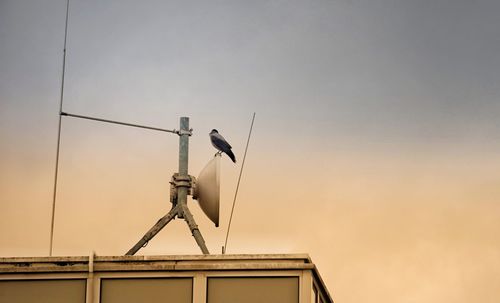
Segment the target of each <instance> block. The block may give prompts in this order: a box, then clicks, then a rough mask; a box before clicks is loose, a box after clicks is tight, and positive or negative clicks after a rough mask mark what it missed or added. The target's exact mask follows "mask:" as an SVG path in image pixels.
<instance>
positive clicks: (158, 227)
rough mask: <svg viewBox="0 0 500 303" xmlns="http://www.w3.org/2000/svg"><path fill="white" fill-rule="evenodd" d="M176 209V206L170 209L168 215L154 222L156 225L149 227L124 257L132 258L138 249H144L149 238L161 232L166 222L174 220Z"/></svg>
mask: <svg viewBox="0 0 500 303" xmlns="http://www.w3.org/2000/svg"><path fill="white" fill-rule="evenodd" d="M178 207H179V206H178V205H177V206H175V207H172V209H171V210H170V211H169V212H168V214H166V215H165V216H163V217H162V218H161V219H160V220H158V222H156V224H155V225H154V226H153V227H151V229H150V230H148V232H147V233H146V234H145V235H144V237H142V239H141V240H139V242H137V244H135V245H134V247H132V248H131V249H130V250H129V251H128V252H127V253H126V254H125V255H129V256H133V255H134V254H135V253H136V252H137V251H138V250H139V249H141V248H142V247H144V245H146V244H147V243H148V242H149V240H151V238H153V237H154V236H155V235H156V234H157V233H158V232H160V230H162V228H163V227H165V225H167V224H168V222H170V221H172V219H173V218H175V216H176V215H177V212H178V209H177V208H178Z"/></svg>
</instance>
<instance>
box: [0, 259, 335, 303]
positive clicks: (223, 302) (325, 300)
mask: <svg viewBox="0 0 500 303" xmlns="http://www.w3.org/2000/svg"><path fill="white" fill-rule="evenodd" d="M0 302H9V303H28V302H30V303H31V302H38V303H63V302H64V303H118V302H119V303H128V302H166V303H235V302H238V303H250V302H252V303H254V302H259V303H271V302H272V303H332V302H333V300H332V299H331V296H330V294H329V292H328V290H327V288H326V286H325V284H324V283H323V281H322V280H321V277H320V275H319V272H318V270H317V268H316V266H315V265H314V264H313V263H312V261H311V259H310V258H309V256H308V255H302V254H300V255H297V254H293V255H289V254H286V255H197V256H94V255H91V256H88V257H37V258H23V257H21V258H0Z"/></svg>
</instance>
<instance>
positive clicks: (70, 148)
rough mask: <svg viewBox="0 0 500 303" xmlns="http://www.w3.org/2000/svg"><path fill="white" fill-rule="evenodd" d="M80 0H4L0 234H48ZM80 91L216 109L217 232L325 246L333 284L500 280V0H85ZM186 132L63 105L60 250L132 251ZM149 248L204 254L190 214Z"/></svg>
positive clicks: (173, 111) (395, 292)
mask: <svg viewBox="0 0 500 303" xmlns="http://www.w3.org/2000/svg"><path fill="white" fill-rule="evenodd" d="M64 19H65V1H63V0H58V1H55V0H54V1H14V0H11V1H9V0H0V256H45V255H47V254H48V250H49V247H48V246H49V231H50V215H51V205H52V190H53V181H54V165H55V152H56V142H57V123H58V108H59V95H60V83H61V67H62V49H63V40H64V39H63V38H64ZM63 109H64V111H66V112H70V113H74V114H80V115H89V116H95V117H101V118H106V119H112V120H119V121H124V122H130V123H138V124H143V125H150V126H156V127H162V128H168V129H173V128H178V124H179V117H181V116H189V117H190V119H191V126H192V127H193V129H194V135H193V136H192V137H191V139H190V174H192V175H195V176H196V175H197V174H198V172H199V171H200V170H201V169H202V168H203V166H204V165H205V163H206V162H208V161H209V160H210V159H211V157H212V156H213V154H214V152H215V151H214V149H213V147H212V146H211V144H210V143H209V139H208V133H209V132H210V130H211V129H212V128H217V129H218V130H219V131H220V133H221V134H223V135H224V136H225V137H226V139H228V141H229V142H230V143H231V144H232V145H233V150H234V152H235V154H236V157H237V159H238V160H239V161H238V163H237V165H236V166H235V165H233V164H232V163H231V162H230V161H229V160H228V158H227V157H226V158H223V160H224V161H222V177H221V178H222V188H221V191H222V205H221V208H222V209H221V227H220V228H218V229H216V228H215V227H214V226H213V224H211V222H210V221H209V220H208V219H207V218H206V217H205V216H204V215H203V214H202V212H201V211H200V209H199V207H198V206H197V205H195V204H196V202H189V205H190V208H191V210H192V211H193V213H194V216H195V218H196V220H197V222H198V224H199V225H200V229H201V232H202V233H203V235H204V237H205V240H206V241H207V245H208V248H209V249H210V250H211V251H212V252H213V253H220V250H221V246H222V245H223V242H224V237H225V233H226V230H227V221H228V219H229V212H230V208H231V202H232V198H233V195H234V190H235V186H236V181H237V176H238V172H239V168H240V165H241V160H242V158H243V151H244V148H245V142H246V138H247V134H248V129H249V126H250V121H251V117H252V113H253V112H256V113H257V117H256V121H255V125H254V132H253V135H252V140H251V144H250V147H249V152H248V156H247V162H246V166H245V171H244V174H243V180H242V184H241V187H240V192H239V199H238V202H237V205H236V209H235V215H234V218H233V225H232V230H231V235H230V239H229V245H228V251H227V252H228V253H296V252H305V253H309V254H310V255H311V257H312V258H313V261H314V262H315V263H316V264H317V265H318V268H319V270H320V272H321V273H322V275H323V278H324V280H325V282H326V283H327V285H328V287H329V289H330V291H331V293H332V295H333V298H334V299H335V300H336V302H342V303H350V302H368V301H370V302H394V303H396V302H398V303H400V302H458V303H462V302H471V301H472V302H482V303H488V302H491V303H493V302H495V303H496V302H497V301H498V293H499V290H500V241H499V240H498V239H500V237H499V230H500V119H499V116H500V2H498V1H493V0H491V1H488V0H478V1H470V0H468V1H465V0H437V1H436V0H433V1H427V0H420V1H410V0H408V1H405V0H402V1H390V0H370V1H368V0H351V1H348V0H338V1H326V0H313V1H294V0H289V1H279V0H276V1H160V0H157V1H154V0H150V1H131V0H128V1H123V0H122V1H118V0H106V1H97V0H93V1H76V0H73V1H71V3H70V10H69V27H68V44H67V61H66V77H65V93H64V104H63ZM177 150H178V138H177V136H174V135H171V134H164V133H155V132H151V131H146V130H141V129H133V128H127V127H121V126H115V125H109V124H101V123H98V122H92V121H86V120H78V119H74V118H67V117H65V118H63V121H62V137H61V154H60V155H61V156H60V170H59V183H58V191H57V208H56V220H55V240H54V254H55V255H88V254H89V253H90V252H91V251H93V250H94V251H95V252H96V253H97V254H99V255H121V254H124V253H125V252H126V251H127V250H128V249H129V248H130V247H132V245H134V244H135V243H136V241H138V240H139V239H140V238H141V237H142V236H143V234H144V233H145V232H146V231H147V230H148V229H149V228H150V227H151V226H152V225H153V224H154V223H156V220H157V219H158V218H160V217H161V216H163V215H164V214H165V213H166V212H168V210H169V209H170V203H169V202H168V199H169V184H168V182H169V180H170V177H171V175H172V173H173V172H175V171H176V169H177ZM139 253H141V254H198V253H199V249H198V247H197V246H196V243H195V241H194V240H193V239H192V237H191V235H190V233H189V230H188V228H187V226H186V224H185V223H184V222H183V221H180V220H176V221H174V222H172V223H171V224H169V225H167V227H166V228H165V229H163V230H162V231H161V232H160V233H159V234H158V235H157V236H156V237H155V238H154V239H153V240H152V241H151V242H150V243H149V245H148V246H147V247H146V248H144V249H142V250H141V251H140V252H139Z"/></svg>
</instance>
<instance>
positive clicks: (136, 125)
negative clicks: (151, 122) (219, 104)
mask: <svg viewBox="0 0 500 303" xmlns="http://www.w3.org/2000/svg"><path fill="white" fill-rule="evenodd" d="M61 116H68V117H73V118H80V119H86V120H93V121H99V122H105V123H112V124H119V125H125V126H131V127H138V128H145V129H150V130H156V131H160V132H167V133H174V134H178V133H179V132H178V131H176V130H175V129H174V130H170V129H164V128H158V127H151V126H144V125H139V124H132V123H125V122H119V121H113V120H107V119H101V118H94V117H89V116H82V115H74V114H69V113H65V112H61Z"/></svg>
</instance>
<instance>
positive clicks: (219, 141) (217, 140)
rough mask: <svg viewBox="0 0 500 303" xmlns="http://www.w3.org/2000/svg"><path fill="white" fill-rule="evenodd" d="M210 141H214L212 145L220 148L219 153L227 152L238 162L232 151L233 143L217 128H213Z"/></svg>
mask: <svg viewBox="0 0 500 303" xmlns="http://www.w3.org/2000/svg"><path fill="white" fill-rule="evenodd" d="M210 141H212V145H213V146H214V147H215V148H216V149H217V150H218V153H226V154H227V155H228V156H229V158H231V160H233V162H234V163H236V157H235V156H234V154H233V152H232V151H231V145H229V143H227V141H226V139H224V137H222V136H221V135H220V134H219V132H218V131H217V130H216V129H212V131H211V132H210Z"/></svg>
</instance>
